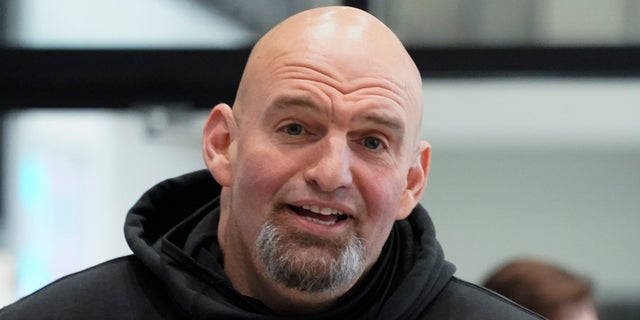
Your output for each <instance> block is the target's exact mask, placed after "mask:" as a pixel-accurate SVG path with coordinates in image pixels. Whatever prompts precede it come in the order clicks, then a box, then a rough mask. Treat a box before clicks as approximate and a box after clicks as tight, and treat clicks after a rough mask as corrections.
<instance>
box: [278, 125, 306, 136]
mask: <svg viewBox="0 0 640 320" xmlns="http://www.w3.org/2000/svg"><path fill="white" fill-rule="evenodd" d="M283 130H284V132H285V133H286V134H288V135H292V136H299V135H301V134H302V133H303V132H304V129H303V128H302V126H301V125H300V124H298V123H291V124H288V125H286V126H285V127H284V128H283Z"/></svg>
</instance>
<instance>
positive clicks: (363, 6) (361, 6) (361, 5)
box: [342, 0, 369, 11]
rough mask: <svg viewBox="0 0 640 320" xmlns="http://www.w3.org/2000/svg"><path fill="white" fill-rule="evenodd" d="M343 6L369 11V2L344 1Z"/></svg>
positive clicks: (359, 0) (364, 0) (363, 0)
mask: <svg viewBox="0 0 640 320" xmlns="http://www.w3.org/2000/svg"><path fill="white" fill-rule="evenodd" d="M342 4H344V5H345V6H349V7H354V8H358V9H361V10H364V11H369V0H344V1H343V2H342Z"/></svg>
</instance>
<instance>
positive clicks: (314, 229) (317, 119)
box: [229, 52, 420, 292]
mask: <svg viewBox="0 0 640 320" xmlns="http://www.w3.org/2000/svg"><path fill="white" fill-rule="evenodd" d="M393 74H395V73H394V72H393V70H389V69H388V68H385V67H384V66H383V65H376V63H375V61H354V60H353V59H346V60H340V59H335V58H331V57H326V56H323V55H310V54H308V53H305V54H296V53H295V52H294V53H290V54H286V55H278V56H277V57H276V58H275V59H273V60H272V61H270V63H268V64H265V66H264V67H263V68H262V69H260V74H258V75H256V79H259V80H260V81H253V82H252V83H251V86H250V88H249V89H248V90H249V92H250V93H251V94H250V96H249V97H245V99H242V100H241V103H244V105H242V106H241V107H242V110H243V111H242V113H241V116H240V117H239V118H238V119H236V121H237V123H238V133H237V139H236V140H235V141H234V143H235V155H234V156H233V157H232V159H231V163H232V181H233V182H232V187H231V196H230V199H231V200H230V206H231V210H230V211H231V212H230V215H229V221H230V224H231V225H232V226H233V228H235V229H236V232H239V233H240V234H239V237H240V238H241V242H242V246H243V247H244V248H246V250H248V251H249V252H252V253H251V256H252V257H253V259H254V263H260V264H262V265H264V266H265V268H266V269H267V273H268V274H269V275H270V276H271V277H275V278H277V281H278V282H280V283H281V284H284V285H286V286H288V287H293V288H297V289H299V290H301V291H307V292H318V291H326V290H331V289H334V288H335V287H340V286H343V285H345V284H353V282H354V280H355V279H356V278H357V277H358V276H360V275H361V274H362V272H364V271H365V270H366V269H367V268H369V267H370V266H371V265H372V264H373V263H374V262H375V260H376V259H377V257H378V255H379V253H380V251H381V249H382V246H383V244H384V242H385V241H386V239H387V236H388V234H389V232H390V229H391V227H392V224H393V222H394V220H396V219H399V218H404V217H405V216H406V215H407V214H408V210H407V209H406V208H404V207H402V205H403V196H405V195H404V193H405V190H406V187H407V179H408V177H407V176H408V171H409V167H410V166H411V165H413V164H415V162H416V157H417V153H416V150H417V143H416V140H415V139H416V138H417V137H416V135H415V134H414V132H415V131H416V129H415V128H416V126H418V124H417V121H420V119H419V118H420V117H419V112H417V111H416V110H417V107H416V106H414V105H410V104H411V103H412V102H415V101H412V98H411V97H410V96H409V94H408V93H407V91H406V90H405V87H406V86H405V85H403V80H404V79H396V78H394V77H393V76H390V75H393ZM410 113H412V114H410ZM405 200H406V199H405ZM405 204H406V203H405ZM412 205H413V204H412ZM345 264H349V265H350V266H345ZM345 268H346V269H349V270H346V269H345ZM336 272H338V273H340V274H339V275H337V276H336V275H335V273H336ZM332 273H333V274H332ZM305 274H306V275H307V277H306V278H305V277H304V275H305ZM336 277H337V278H339V279H336ZM305 279H306V280H305ZM310 279H316V280H317V279H320V280H317V281H320V282H321V283H312V284H309V283H308V281H309V280H310ZM322 279H325V280H326V281H324V280H322ZM341 279H342V280H341ZM305 281H306V283H304V284H296V283H297V282H305ZM342 282H344V283H342Z"/></svg>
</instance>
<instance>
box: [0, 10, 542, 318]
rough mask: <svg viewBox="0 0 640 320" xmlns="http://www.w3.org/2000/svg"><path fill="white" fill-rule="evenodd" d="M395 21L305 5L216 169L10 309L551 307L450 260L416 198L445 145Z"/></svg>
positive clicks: (469, 311)
mask: <svg viewBox="0 0 640 320" xmlns="http://www.w3.org/2000/svg"><path fill="white" fill-rule="evenodd" d="M422 101H423V98H422V81H421V77H420V74H419V72H418V69H417V67H416V66H415V64H414V62H413V60H412V59H411V58H410V56H409V54H408V53H407V51H406V50H405V48H404V47H403V46H402V44H401V43H400V41H399V40H398V38H397V37H396V36H395V35H394V34H393V33H392V32H391V30H389V29H388V28H387V27H386V26H385V25H384V24H382V23H381V22H380V21H379V20H377V19H376V18H375V17H373V16H372V15H370V14H368V13H366V12H364V11H361V10H358V9H354V8H349V7H325V8H318V9H312V10H309V11H305V12H302V13H299V14H296V15H294V16H292V17H290V18H288V19H286V20H285V21H283V22H282V23H280V24H278V25H277V26H275V27H274V28H273V29H272V30H270V31H269V32H267V33H266V34H265V35H264V36H263V37H262V38H261V39H260V40H259V41H258V42H257V43H256V45H255V46H254V48H253V50H252V52H251V54H250V56H249V59H248V61H247V64H246V67H245V69H244V72H243V76H242V79H241V81H240V85H239V87H238V92H237V96H236V100H235V101H234V103H233V108H231V107H230V106H228V105H226V104H224V103H221V104H218V105H216V106H215V107H214V108H213V109H212V111H211V113H210V114H209V117H208V119H207V122H206V124H205V127H204V130H203V141H202V150H203V158H204V162H205V165H206V167H207V169H208V170H202V171H198V172H194V173H190V174H186V175H184V176H180V177H177V178H174V179H170V180H167V181H164V182H162V183H160V184H158V185H156V186H155V187H153V188H152V189H151V190H149V191H148V192H147V193H146V194H144V195H143V196H142V198H141V199H140V200H139V201H138V203H136V204H135V205H134V207H133V208H132V209H131V211H130V212H129V213H128V215H127V218H126V222H125V237H126V239H127V242H128V243H129V246H130V247H131V249H132V251H133V255H130V256H126V257H121V258H117V259H114V260H111V261H108V262H105V263H103V264H100V265H97V266H95V267H92V268H89V269H87V270H84V271H81V272H79V273H76V274H73V275H70V276H67V277H64V278H62V279H60V280H58V281H56V282H54V283H52V284H50V285H48V286H46V287H45V288H43V289H41V290H39V291H38V292H36V293H34V294H32V295H30V296H27V297H25V298H23V299H21V300H19V301H18V302H16V303H15V304H13V305H10V306H9V307H7V308H5V309H3V310H1V311H0V319H39V318H47V319H385V320H388V319H439V320H447V319H479V320H482V319H525V320H526V319H541V318H540V317H538V316H537V315H536V314H535V313H533V312H531V311H529V310H527V309H525V308H522V307H520V306H517V305H515V304H513V303H511V302H510V301H508V300H506V299H504V298H502V297H500V296H499V295H497V294H494V293H493V292H491V291H489V290H486V289H484V288H482V287H480V286H476V285H473V284H471V283H468V282H465V281H463V280H460V279H458V278H456V277H454V276H453V274H454V271H455V268H454V266H453V264H451V263H449V262H447V261H446V260H445V259H444V254H443V252H442V248H441V247H440V244H439V243H438V241H437V240H436V237H435V231H434V227H433V224H432V222H431V219H430V218H429V215H428V214H427V212H426V210H425V209H424V208H423V207H422V206H421V205H420V204H419V203H418V201H419V199H420V197H421V194H422V191H423V189H424V186H425V183H426V180H427V173H428V169H429V160H430V152H431V148H430V146H429V144H428V143H427V142H426V141H420V137H419V136H420V127H421V124H420V122H421V118H422V116H421V114H422Z"/></svg>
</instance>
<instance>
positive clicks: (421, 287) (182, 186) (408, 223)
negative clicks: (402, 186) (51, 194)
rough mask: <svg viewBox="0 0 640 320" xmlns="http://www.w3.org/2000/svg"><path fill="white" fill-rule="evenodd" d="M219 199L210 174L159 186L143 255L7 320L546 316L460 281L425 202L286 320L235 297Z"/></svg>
mask: <svg viewBox="0 0 640 320" xmlns="http://www.w3.org/2000/svg"><path fill="white" fill-rule="evenodd" d="M219 193H220V186H219V185H218V184H217V183H216V182H215V180H213V178H212V177H211V175H210V174H209V173H208V172H207V171H198V172H194V173H191V174H187V175H184V176H181V177H178V178H175V179H170V180H166V181H164V182H161V183H159V184H158V185H156V186H155V187H153V188H152V189H151V190H149V191H148V192H147V193H145V194H144V195H143V196H142V197H141V198H140V200H139V201H138V202H137V203H136V205H135V206H134V207H133V208H132V209H131V211H130V212H129V214H128V215H127V219H126V223H125V237H126V239H127V242H128V243H129V246H130V247H131V250H132V251H133V253H134V254H133V255H131V256H126V257H122V258H118V259H114V260H111V261H108V262H105V263H103V264H100V265H97V266H95V267H92V268H89V269H87V270H84V271H81V272H78V273H76V274H72V275H69V276H67V277H64V278H62V279H60V280H57V281H56V282H54V283H52V284H50V285H48V286H46V287H45V288H43V289H41V290H39V291H37V292H36V293H34V294H32V295H30V296H27V297H25V298H23V299H21V300H19V301H18V302H16V303H14V304H13V305H10V306H8V307H6V308H4V309H2V310H0V319H305V320H313V319H385V320H386V319H542V318H541V317H538V316H537V315H535V314H534V313H532V312H530V311H527V310H525V309H523V308H521V307H519V306H517V305H516V304H514V303H512V302H510V301H508V300H506V299H504V298H501V297H500V296H498V295H496V294H494V293H492V292H490V291H488V290H486V289H483V288H481V287H478V286H475V285H472V284H470V283H467V282H464V281H462V280H459V279H457V278H455V277H453V273H454V270H455V268H454V266H453V265H452V264H451V263H449V262H447V261H445V260H444V255H443V253H442V249H441V247H440V245H439V243H438V242H437V240H436V238H435V230H434V229H433V224H432V222H431V219H430V218H429V216H428V214H427V212H426V211H425V210H424V209H423V208H422V207H421V206H420V205H418V206H417V207H416V208H415V209H414V210H413V212H412V213H411V215H410V216H409V217H408V218H407V219H406V220H403V221H399V222H396V223H395V225H394V226H393V229H392V231H391V235H390V236H389V239H388V240H387V242H386V243H385V246H384V248H383V250H382V253H381V255H380V258H379V259H378V261H377V262H376V264H375V265H374V267H373V268H372V269H371V271H370V272H369V273H367V275H366V276H365V278H363V279H361V281H359V283H358V285H357V286H355V287H354V288H352V289H351V290H350V291H349V292H347V293H346V294H345V295H344V296H343V297H342V298H340V299H339V301H338V302H337V303H335V305H334V306H332V307H331V308H330V309H329V310H327V311H325V312H322V313H318V314H310V315H304V316H299V317H296V316H281V315H278V314H276V313H274V312H272V311H271V310H269V308H267V307H266V306H265V305H263V304H262V303H260V301H258V300H255V299H253V298H250V297H246V296H243V295H241V294H240V293H238V292H237V291H235V290H234V289H233V287H232V285H231V283H230V282H229V280H228V278H227V277H226V276H225V274H224V272H223V269H222V265H221V261H222V254H221V252H220V249H219V247H218V244H217V234H216V232H217V223H218V211H219V208H218V195H219Z"/></svg>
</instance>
